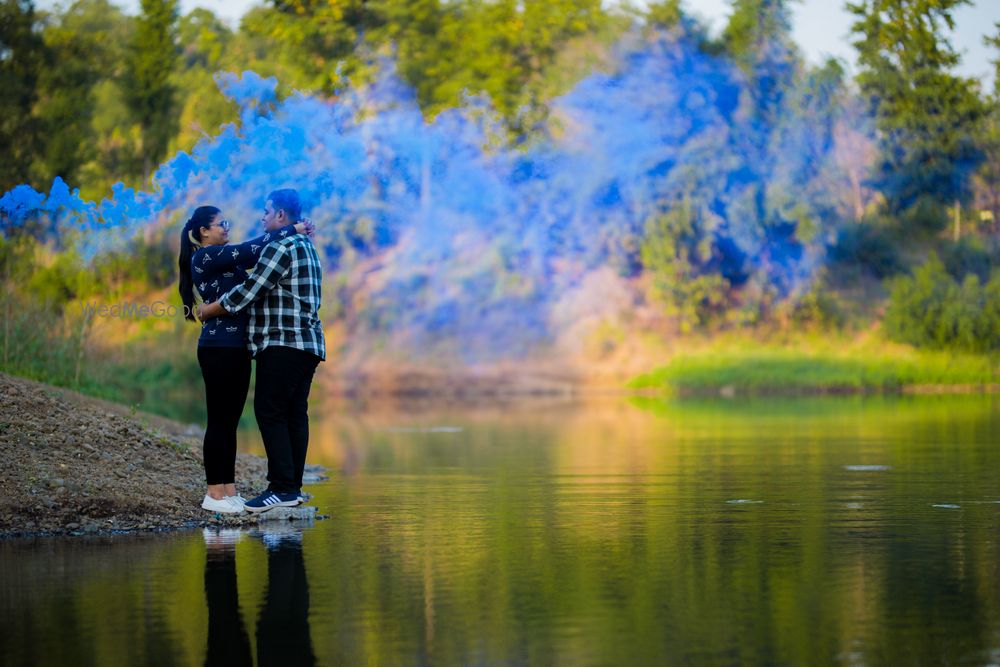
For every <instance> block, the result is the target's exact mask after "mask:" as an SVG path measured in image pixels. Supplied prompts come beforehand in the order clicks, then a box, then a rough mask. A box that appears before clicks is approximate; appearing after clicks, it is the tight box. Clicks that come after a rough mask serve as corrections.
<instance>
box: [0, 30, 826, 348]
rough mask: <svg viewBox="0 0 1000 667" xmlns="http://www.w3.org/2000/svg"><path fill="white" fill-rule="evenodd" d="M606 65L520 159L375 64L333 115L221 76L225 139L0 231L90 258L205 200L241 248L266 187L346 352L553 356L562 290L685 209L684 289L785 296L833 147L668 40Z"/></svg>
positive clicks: (18, 218) (483, 112)
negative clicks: (282, 210)
mask: <svg viewBox="0 0 1000 667" xmlns="http://www.w3.org/2000/svg"><path fill="white" fill-rule="evenodd" d="M619 62H620V66H619V67H618V68H617V69H616V71H614V72H612V73H606V74H594V75H592V76H590V77H588V78H586V79H585V80H583V81H582V82H581V83H579V84H578V85H577V86H576V87H575V88H573V90H572V91H571V92H569V93H568V94H566V95H565V96H563V97H561V98H559V99H557V100H556V101H555V102H554V104H553V107H552V115H551V119H550V121H549V122H548V125H547V126H546V127H545V128H544V134H545V136H544V138H543V139H541V140H538V141H536V142H534V143H533V144H531V145H530V146H528V147H527V148H523V147H522V148H518V149H515V148H510V147H509V146H508V144H506V143H505V142H504V141H503V140H502V129H501V125H500V123H499V121H498V119H497V118H496V117H495V115H494V113H493V111H492V109H491V107H490V106H489V104H488V102H487V101H485V100H482V99H479V98H469V99H468V100H467V103H466V104H465V105H464V106H463V107H462V108H460V109H454V110H450V111H447V112H445V113H442V114H440V115H439V116H438V117H437V118H435V119H434V120H433V121H431V122H427V121H425V119H424V117H423V116H422V114H421V111H420V109H419V107H418V105H417V102H416V99H415V96H414V94H413V92H412V90H410V89H409V88H408V87H407V86H405V85H404V84H402V83H401V82H400V81H399V80H398V79H397V78H396V77H395V76H394V75H393V73H392V72H391V68H385V69H386V73H385V74H384V75H383V76H382V77H381V78H380V79H379V80H378V81H377V82H376V83H375V84H373V85H372V86H370V87H367V88H365V89H356V90H348V91H345V92H344V93H343V94H341V95H340V96H339V97H338V98H337V99H336V100H334V101H330V100H324V99H318V98H315V97H311V96H309V95H304V94H293V95H291V96H290V97H287V98H285V99H279V96H278V94H277V82H276V81H275V80H274V79H273V78H271V79H265V78H261V77H260V76H258V75H256V74H255V73H253V72H245V73H243V74H242V75H236V74H232V73H219V74H218V75H217V76H216V81H217V84H218V85H219V87H220V89H221V90H222V91H223V93H225V94H226V95H227V96H228V97H229V98H230V99H232V100H234V101H235V102H236V103H237V104H238V105H239V108H240V121H239V123H238V124H232V125H226V126H224V127H222V128H220V131H219V133H218V134H217V135H216V136H214V137H211V138H206V139H203V140H202V141H201V142H199V143H198V144H197V145H196V146H195V147H194V149H193V150H192V151H191V153H190V154H187V153H183V152H182V153H180V154H178V155H177V156H175V157H174V158H173V159H171V160H170V161H168V162H167V163H165V164H163V165H162V166H161V167H160V168H159V169H158V170H157V171H156V173H155V175H154V176H153V179H152V180H153V182H152V187H151V188H150V189H149V190H144V191H137V190H134V189H132V188H128V187H125V186H123V185H122V184H118V185H116V186H115V187H114V189H113V192H112V194H111V196H110V197H109V198H107V199H105V200H103V201H101V202H99V203H97V202H89V201H84V200H82V199H81V198H80V196H79V193H78V191H73V192H71V191H70V189H69V187H68V186H67V185H66V184H65V183H64V182H63V181H62V179H59V178H57V179H56V180H55V182H54V183H53V185H52V188H51V190H50V192H49V193H48V194H47V195H45V194H43V193H39V192H36V191H35V190H33V189H32V188H30V187H28V186H25V185H21V186H18V187H16V188H14V189H13V190H11V191H9V192H7V193H6V194H4V196H3V198H2V199H0V225H2V227H3V228H5V229H7V228H11V227H15V226H17V225H20V224H23V223H24V222H25V221H27V220H36V221H37V220H43V221H46V224H48V225H49V226H50V228H51V230H52V232H53V233H65V232H66V231H68V230H71V229H77V230H80V231H81V232H82V233H81V234H79V235H78V236H76V237H75V238H78V239H79V241H78V242H79V243H80V244H81V249H82V250H83V251H84V252H85V253H87V254H93V253H95V252H100V251H102V250H105V249H107V248H110V247H113V246H114V244H116V243H121V242H123V241H124V240H127V239H128V238H130V236H131V235H134V234H135V233H137V231H140V230H142V229H145V228H146V227H147V226H148V225H150V224H156V223H159V224H174V225H175V226H176V225H180V224H182V223H183V220H185V219H186V218H187V216H188V215H189V213H190V211H192V210H193V209H194V208H195V207H196V206H199V205H203V204H211V205H215V206H219V207H220V208H222V209H223V211H224V212H225V214H226V216H227V217H228V218H229V219H230V220H232V221H233V223H234V231H233V234H232V237H233V238H234V239H241V238H246V237H248V236H251V235H254V234H257V233H260V225H259V217H260V210H261V208H262V205H263V198H264V196H265V195H266V194H267V193H268V192H269V191H271V190H273V189H275V188H279V187H294V188H296V189H298V190H299V192H300V194H301V195H302V198H303V203H304V210H305V212H306V214H307V215H309V217H311V218H312V219H313V220H314V221H316V223H317V224H318V226H319V234H318V238H317V245H318V247H319V248H320V250H321V256H322V257H323V258H324V259H325V268H326V270H327V271H328V272H329V273H331V274H334V276H335V277H337V278H339V280H334V281H332V284H334V285H336V286H337V291H336V292H335V293H333V294H330V293H329V292H328V293H327V294H325V300H327V302H328V303H329V300H331V299H332V300H334V301H335V302H336V304H337V305H336V306H334V308H336V309H337V312H338V316H340V317H343V318H344V320H345V322H346V323H347V328H348V330H349V337H362V336H363V337H364V338H365V340H366V345H368V346H369V349H378V348H379V346H386V347H391V348H393V349H396V350H399V351H407V350H409V351H413V350H423V351H428V350H431V351H437V350H441V349H445V348H447V349H449V350H452V351H457V356H459V357H460V358H463V359H465V360H483V359H495V358H498V357H511V356H520V355H522V354H526V353H528V352H530V351H531V350H533V349H537V347H538V346H539V345H544V344H546V343H549V342H551V341H552V340H553V339H554V337H556V336H558V335H559V334H560V332H559V331H555V330H554V329H555V326H554V324H553V309H554V308H555V307H556V306H557V304H558V303H559V301H560V299H561V298H562V297H563V296H564V295H565V294H566V292H567V290H572V289H574V288H576V287H578V286H579V285H580V284H581V283H582V281H583V280H584V279H585V277H586V276H587V275H588V274H589V273H590V272H593V271H595V270H598V269H600V268H601V267H612V269H613V272H614V273H613V275H617V276H619V277H621V279H624V280H627V279H629V278H631V277H634V276H636V275H638V274H639V272H640V270H641V259H640V246H641V243H642V240H643V237H644V235H645V230H646V228H647V225H648V224H649V221H650V220H651V219H654V218H655V217H656V216H662V215H667V214H669V213H670V212H671V211H676V210H677V208H678V207H679V206H680V205H681V203H682V202H686V203H687V204H688V205H691V206H693V209H692V210H696V212H697V215H696V216H695V219H693V220H692V221H691V222H690V226H691V229H690V230H688V232H686V235H682V238H681V242H682V243H684V242H687V243H690V244H691V245H692V247H694V246H697V247H698V248H700V250H699V253H700V254H699V255H698V256H699V257H700V258H701V259H700V260H699V262H698V263H696V265H695V266H693V267H692V269H691V270H692V271H693V272H694V273H695V274H698V273H709V272H715V273H720V274H722V275H723V276H725V277H726V279H727V280H728V282H729V284H730V285H733V286H736V287H741V286H746V285H753V284H756V285H758V286H759V285H765V286H770V287H769V289H771V290H772V291H773V292H774V293H775V294H776V295H777V296H778V297H779V298H780V297H784V296H788V295H793V294H794V293H795V292H796V291H797V290H801V289H802V285H804V284H807V282H808V280H809V277H810V275H812V273H813V271H814V270H815V267H816V263H817V261H818V260H819V258H820V256H821V249H822V247H823V242H824V240H825V238H826V236H824V232H823V230H826V232H825V233H829V232H832V229H833V225H834V224H835V223H836V218H837V216H839V215H841V213H842V209H843V208H844V207H843V206H840V204H839V203H838V202H833V203H830V202H819V203H817V202H816V201H814V200H816V197H813V196H812V195H810V194H809V193H810V192H812V191H818V192H828V191H830V190H831V189H833V190H835V189H836V187H837V186H836V185H835V181H836V179H837V178H840V175H839V172H837V166H836V165H835V163H834V162H835V161H834V160H833V158H832V155H833V145H832V142H827V143H826V144H825V145H823V146H820V148H818V149H817V148H816V146H815V145H814V144H816V141H815V135H816V134H817V132H819V130H818V129H815V128H814V127H813V124H814V122H815V119H814V118H811V117H810V115H811V114H810V110H809V108H808V100H807V101H806V102H805V106H803V107H802V108H801V109H799V108H796V109H792V108H790V110H789V111H788V113H786V114H785V115H784V116H783V117H782V118H781V119H779V120H777V121H773V124H772V125H771V126H768V127H760V126H759V121H758V120H756V119H755V118H754V117H753V114H752V113H749V112H748V110H747V104H748V102H747V99H748V95H747V94H746V92H747V91H746V88H747V84H746V82H745V80H744V78H743V77H742V76H741V74H740V73H739V71H738V70H737V69H736V68H735V67H734V66H733V65H731V64H730V63H728V62H726V61H725V60H723V59H721V58H717V57H710V56H707V55H705V54H703V53H701V52H700V51H699V50H698V49H697V48H696V47H693V46H691V45H690V44H688V43H687V42H686V41H685V40H684V39H683V38H681V37H678V36H671V35H666V36H661V37H660V38H658V39H656V40H653V41H648V40H647V41H644V42H643V43H642V44H641V46H636V45H634V44H633V45H632V46H622V47H621V49H620V57H619ZM791 106H794V105H790V107H791ZM754 133H757V134H754ZM760 133H763V134H762V135H761V136H765V137H768V138H769V139H768V140H769V141H771V142H772V143H773V144H774V146H775V147H774V148H773V150H771V152H770V153H769V156H770V158H772V163H769V164H768V165H766V166H762V165H761V164H751V162H753V161H755V157H754V156H753V155H751V154H749V153H748V152H747V151H746V149H745V146H746V145H747V143H748V139H747V137H748V136H749V135H751V134H754V136H758V135H759V134H760ZM750 143H752V142H750ZM803 169H805V172H804V171H803ZM803 174H806V175H803ZM803 181H804V182H803ZM692 202H693V204H692ZM178 228H179V227H178ZM806 228H808V229H809V230H811V231H810V232H809V233H808V234H806V233H803V230H804V229H806ZM817 230H820V231H817ZM327 310H328V311H330V310H331V307H329V306H328V307H327Z"/></svg>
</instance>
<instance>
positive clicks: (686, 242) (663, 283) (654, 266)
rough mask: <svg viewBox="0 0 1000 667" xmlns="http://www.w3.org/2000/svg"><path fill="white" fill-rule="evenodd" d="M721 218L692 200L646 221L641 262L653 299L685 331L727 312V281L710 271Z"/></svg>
mask: <svg viewBox="0 0 1000 667" xmlns="http://www.w3.org/2000/svg"><path fill="white" fill-rule="evenodd" d="M720 222H721V221H720V220H719V219H718V217H717V216H714V215H713V214H712V213H711V212H710V211H708V210H707V209H706V208H700V209H694V208H693V206H692V202H691V200H690V198H685V199H684V200H682V201H679V202H675V205H674V206H671V207H669V208H668V209H667V210H666V211H665V212H664V213H663V214H661V215H659V216H656V217H654V218H651V219H650V220H649V222H648V223H647V228H646V238H645V241H644V242H643V244H642V250H641V256H642V265H643V268H644V269H645V270H646V273H647V275H648V276H649V280H650V282H651V285H650V287H651V292H652V296H653V298H654V299H656V300H657V301H658V302H660V303H662V304H663V305H664V306H665V308H666V314H667V315H668V316H669V317H673V318H675V319H676V320H677V323H678V326H679V328H680V330H681V332H683V333H689V332H691V331H693V330H694V329H697V328H702V327H705V326H707V325H709V324H711V323H713V321H716V320H718V319H719V318H720V316H721V315H722V314H723V312H724V309H725V306H726V305H727V304H726V293H727V292H726V287H727V283H726V281H725V280H724V279H723V277H722V275H720V274H719V272H718V271H717V270H712V269H711V268H709V267H710V262H711V261H712V258H713V257H712V256H713V251H714V247H713V235H712V232H713V231H714V230H715V228H716V227H718V226H719V224H720Z"/></svg>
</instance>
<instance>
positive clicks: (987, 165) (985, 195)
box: [976, 23, 1000, 234]
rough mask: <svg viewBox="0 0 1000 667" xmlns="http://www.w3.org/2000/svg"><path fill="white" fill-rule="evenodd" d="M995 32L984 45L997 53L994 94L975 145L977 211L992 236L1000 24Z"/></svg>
mask: <svg viewBox="0 0 1000 667" xmlns="http://www.w3.org/2000/svg"><path fill="white" fill-rule="evenodd" d="M996 29H997V34H996V35H993V36H988V37H986V39H985V41H986V43H987V45H990V46H993V47H995V48H996V49H998V51H997V57H996V59H995V60H994V61H993V62H994V65H995V66H996V73H995V77H996V78H995V79H994V81H993V85H994V89H993V95H992V99H990V100H989V101H988V105H989V111H988V112H987V114H986V118H985V119H984V122H983V124H982V133H981V134H980V135H979V137H978V142H977V143H978V145H979V147H980V149H981V150H982V152H983V163H982V166H981V167H980V169H979V172H978V174H977V175H976V176H977V178H976V190H977V197H976V199H977V204H978V208H980V209H981V210H983V211H986V212H987V215H988V216H989V217H988V218H987V220H986V222H987V223H988V224H987V226H986V231H988V232H991V233H993V234H995V233H996V232H997V231H1000V23H997V24H996Z"/></svg>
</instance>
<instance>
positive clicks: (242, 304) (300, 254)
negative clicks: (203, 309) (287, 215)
mask: <svg viewBox="0 0 1000 667" xmlns="http://www.w3.org/2000/svg"><path fill="white" fill-rule="evenodd" d="M269 236H273V237H274V238H276V239H277V240H272V239H269V238H268V237H269ZM279 236H280V238H278V237H279ZM264 242H265V243H268V242H269V244H268V246H267V247H266V248H264V250H263V251H262V252H261V254H260V259H259V260H257V265H256V266H255V267H254V269H253V273H251V274H250V276H249V277H248V278H247V279H246V280H245V281H244V282H243V283H241V284H239V285H237V286H236V287H234V288H232V289H231V290H229V291H228V292H226V293H225V295H223V297H222V298H221V299H219V304H220V305H221V306H222V307H223V308H225V309H226V310H227V311H229V312H230V313H237V312H239V311H241V310H243V309H244V308H248V307H249V311H248V312H249V314H250V322H249V325H248V326H247V347H248V348H249V350H250V355H251V356H254V357H255V356H257V353H258V352H260V351H261V350H263V349H265V348H266V347H268V346H270V345H280V346H284V347H293V348H295V349H298V350H303V351H305V352H309V353H311V354H315V355H316V356H318V357H319V358H320V359H322V360H324V361H325V360H326V341H325V339H324V337H323V323H322V322H320V320H319V316H318V315H317V313H318V312H319V307H320V300H321V296H320V295H321V289H322V283H323V270H322V268H321V267H320V264H319V255H317V254H316V248H315V246H313V243H312V241H311V240H309V238H308V237H306V236H304V235H302V234H287V232H272V233H270V234H265V235H264Z"/></svg>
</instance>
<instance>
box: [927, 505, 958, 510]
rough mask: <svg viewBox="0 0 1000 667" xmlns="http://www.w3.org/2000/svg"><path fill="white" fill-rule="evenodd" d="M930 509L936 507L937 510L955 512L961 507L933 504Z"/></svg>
mask: <svg viewBox="0 0 1000 667" xmlns="http://www.w3.org/2000/svg"><path fill="white" fill-rule="evenodd" d="M931 507H936V508H938V509H939V510H957V509H960V508H961V507H962V506H961V505H955V504H953V503H934V504H932V505H931Z"/></svg>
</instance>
